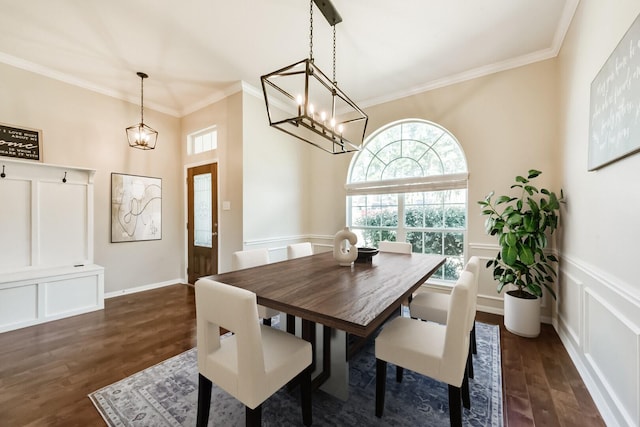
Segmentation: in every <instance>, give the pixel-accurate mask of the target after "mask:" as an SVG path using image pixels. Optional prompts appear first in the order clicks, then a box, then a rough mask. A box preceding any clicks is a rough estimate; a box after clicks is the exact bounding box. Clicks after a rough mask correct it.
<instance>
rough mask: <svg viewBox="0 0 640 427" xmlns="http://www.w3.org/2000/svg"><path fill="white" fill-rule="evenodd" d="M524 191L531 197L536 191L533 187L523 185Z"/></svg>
mask: <svg viewBox="0 0 640 427" xmlns="http://www.w3.org/2000/svg"><path fill="white" fill-rule="evenodd" d="M524 191H526V192H527V193H528V194H529V195H530V196H531V195H532V194H533V193H537V192H538V189H537V188H536V187H534V186H533V185H525V186H524Z"/></svg>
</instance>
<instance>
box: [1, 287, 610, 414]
mask: <svg viewBox="0 0 640 427" xmlns="http://www.w3.org/2000/svg"><path fill="white" fill-rule="evenodd" d="M477 318H478V320H479V321H481V322H485V323H492V324H499V325H500V329H501V343H500V344H501V348H502V365H503V387H504V393H503V394H504V400H505V425H506V426H512V427H513V426H516V427H520V426H533V425H538V426H577V425H580V426H581V427H587V426H604V422H603V421H602V419H601V418H600V415H599V413H598V410H597V409H596V407H595V405H594V403H593V400H592V399H591V396H590V395H589V392H588V391H587V389H586V388H585V386H584V384H583V382H582V380H581V379H580V377H579V375H578V372H577V371H576V369H575V367H574V366H573V364H572V363H571V360H570V359H569V356H568V354H567V352H566V350H565V349H564V347H563V346H562V343H561V342H560V339H559V338H558V335H557V334H556V332H555V331H554V329H553V327H551V326H550V325H542V333H541V334H540V337H538V338H536V339H526V338H520V337H517V336H515V335H512V334H510V333H509V332H507V331H506V330H505V329H504V325H502V318H501V317H500V316H495V315H491V314H486V313H478V317H477ZM195 344H196V330H195V304H194V292H193V288H192V287H190V286H187V285H174V286H168V287H165V288H161V289H155V290H151V291H147V292H141V293H136V294H130V295H126V296H121V297H117V298H112V299H108V300H106V301H105V309H104V311H98V312H94V313H89V314H83V315H80V316H76V317H72V318H68V319H63V320H58V321H55V322H50V323H46V324H43V325H37V326H33V327H30V328H24V329H20V330H17V331H11V332H5V333H2V334H0V425H1V426H10V427H17V426H65V427H69V426H83V427H85V426H99V425H104V422H103V420H102V418H101V417H100V415H99V414H98V412H97V411H96V409H95V408H94V406H93V404H92V403H91V401H90V400H89V398H88V397H87V395H88V394H89V393H90V392H92V391H95V390H97V389H99V388H102V387H104V386H106V385H108V384H111V383H113V382H115V381H118V380H120V379H122V378H124V377H127V376H129V375H131V374H133V373H135V372H138V371H140V370H142V369H144V368H147V367H149V366H152V365H154V364H156V363H159V362H161V361H163V360H165V359H167V358H169V357H171V356H175V355H176V354H179V353H181V352H183V351H185V350H188V349H189V348H192V347H194V346H195ZM372 410H373V402H372Z"/></svg>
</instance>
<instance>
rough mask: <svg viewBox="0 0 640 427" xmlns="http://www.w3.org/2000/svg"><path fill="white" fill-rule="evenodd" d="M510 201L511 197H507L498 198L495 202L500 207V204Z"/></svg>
mask: <svg viewBox="0 0 640 427" xmlns="http://www.w3.org/2000/svg"><path fill="white" fill-rule="evenodd" d="M511 200H513V199H512V198H511V197H509V196H500V197H498V200H496V205H500V204H502V203H507V202H510V201H511Z"/></svg>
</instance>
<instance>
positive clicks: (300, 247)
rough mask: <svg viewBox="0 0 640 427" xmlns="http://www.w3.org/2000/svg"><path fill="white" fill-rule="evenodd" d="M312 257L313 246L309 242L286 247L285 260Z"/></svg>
mask: <svg viewBox="0 0 640 427" xmlns="http://www.w3.org/2000/svg"><path fill="white" fill-rule="evenodd" d="M309 255H313V246H311V243H309V242H303V243H293V244H291V245H287V259H294V258H300V257H303V256H309Z"/></svg>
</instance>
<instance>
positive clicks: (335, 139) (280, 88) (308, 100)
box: [260, 0, 369, 154]
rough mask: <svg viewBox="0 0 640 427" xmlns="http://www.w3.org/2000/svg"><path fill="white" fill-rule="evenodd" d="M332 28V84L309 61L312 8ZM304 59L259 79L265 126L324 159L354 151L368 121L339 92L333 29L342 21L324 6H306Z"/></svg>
mask: <svg viewBox="0 0 640 427" xmlns="http://www.w3.org/2000/svg"><path fill="white" fill-rule="evenodd" d="M314 3H315V4H316V6H317V7H318V8H319V9H320V11H321V12H322V14H323V15H324V17H325V18H326V20H327V22H329V24H330V25H331V26H332V27H333V79H330V78H329V77H327V75H326V74H325V73H323V72H322V71H321V70H320V69H319V68H318V66H317V65H315V63H314V60H313V4H314ZM309 15H310V26H309V27H310V31H309V39H310V43H309V45H310V49H309V58H307V59H303V60H302V61H299V62H296V63H295V64H292V65H289V66H287V67H284V68H281V69H279V70H277V71H274V72H272V73H269V74H266V75H264V76H262V77H261V78H260V80H261V82H262V91H263V93H264V100H265V103H266V107H267V115H268V117H269V125H270V126H272V127H274V128H276V129H279V130H281V131H282V132H285V133H287V134H289V135H291V136H293V137H295V138H298V139H300V140H302V141H304V142H307V143H309V144H311V145H314V146H316V147H318V148H320V149H322V150H324V151H326V152H328V153H331V154H340V153H349V152H353V151H358V150H359V149H360V147H361V145H362V141H363V139H364V135H365V131H366V128H367V121H368V119H369V118H368V116H367V115H366V114H365V113H364V112H363V111H362V110H361V109H360V107H358V106H357V105H356V104H355V103H354V102H353V101H351V99H349V97H348V96H347V95H346V94H345V93H344V92H343V91H342V90H341V89H340V88H339V87H338V83H337V81H336V75H335V70H336V43H335V40H336V27H335V26H336V24H338V23H340V22H342V18H341V17H340V15H339V14H338V12H337V11H336V10H335V8H334V7H333V5H332V4H331V2H330V1H329V0H310V11H309Z"/></svg>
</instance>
